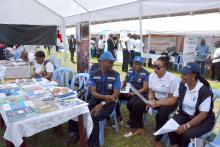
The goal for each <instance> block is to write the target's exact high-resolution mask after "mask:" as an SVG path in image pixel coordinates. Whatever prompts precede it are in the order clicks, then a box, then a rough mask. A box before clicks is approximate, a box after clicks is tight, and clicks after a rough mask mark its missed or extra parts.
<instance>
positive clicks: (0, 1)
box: [0, 0, 63, 26]
mask: <svg viewBox="0 0 220 147" xmlns="http://www.w3.org/2000/svg"><path fill="white" fill-rule="evenodd" d="M62 21H63V18H62V17H61V16H59V15H57V14H56V13H54V12H53V11H52V10H50V9H48V8H46V7H44V6H42V5H41V4H39V3H38V2H36V1H35V0H0V24H27V25H59V26H62Z"/></svg>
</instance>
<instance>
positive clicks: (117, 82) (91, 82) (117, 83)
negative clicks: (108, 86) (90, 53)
mask: <svg viewBox="0 0 220 147" xmlns="http://www.w3.org/2000/svg"><path fill="white" fill-rule="evenodd" d="M101 80H102V81H103V84H104V83H105V81H106V80H107V75H101ZM89 86H91V87H92V86H96V81H95V80H94V79H93V77H92V76H91V75H90V79H89ZM103 87H104V86H103ZM120 88H121V80H120V76H119V75H117V76H116V77H115V82H114V84H113V89H117V90H120ZM101 93H102V92H101Z"/></svg>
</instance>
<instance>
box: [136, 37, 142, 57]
mask: <svg viewBox="0 0 220 147" xmlns="http://www.w3.org/2000/svg"><path fill="white" fill-rule="evenodd" d="M143 49H144V43H143V42H142V40H140V36H139V35H137V36H136V40H135V49H134V51H135V53H134V54H135V55H134V56H135V57H136V56H141V53H142V52H143Z"/></svg>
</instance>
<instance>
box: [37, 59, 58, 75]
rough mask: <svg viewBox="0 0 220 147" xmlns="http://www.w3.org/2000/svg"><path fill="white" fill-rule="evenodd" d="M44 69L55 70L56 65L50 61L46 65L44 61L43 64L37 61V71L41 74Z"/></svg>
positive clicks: (47, 70)
mask: <svg viewBox="0 0 220 147" xmlns="http://www.w3.org/2000/svg"><path fill="white" fill-rule="evenodd" d="M44 68H45V69H44ZM42 71H46V72H53V71H54V65H53V64H52V63H51V62H48V63H47V64H46V66H45V67H44V63H42V64H38V63H36V64H35V73H36V74H39V73H40V72H42Z"/></svg>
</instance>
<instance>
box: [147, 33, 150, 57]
mask: <svg viewBox="0 0 220 147" xmlns="http://www.w3.org/2000/svg"><path fill="white" fill-rule="evenodd" d="M150 39H151V33H150V31H149V32H148V44H147V46H148V49H147V53H149V51H150V47H151V46H150Z"/></svg>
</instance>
